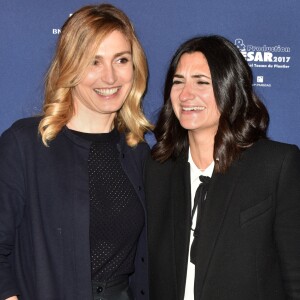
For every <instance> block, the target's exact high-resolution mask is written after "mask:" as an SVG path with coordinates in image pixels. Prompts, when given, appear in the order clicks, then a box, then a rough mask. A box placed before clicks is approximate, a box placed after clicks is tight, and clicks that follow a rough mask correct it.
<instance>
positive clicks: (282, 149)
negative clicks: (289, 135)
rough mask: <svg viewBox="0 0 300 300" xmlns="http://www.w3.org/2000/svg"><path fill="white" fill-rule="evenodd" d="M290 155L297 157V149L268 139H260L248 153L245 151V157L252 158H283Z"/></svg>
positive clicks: (294, 146)
mask: <svg viewBox="0 0 300 300" xmlns="http://www.w3.org/2000/svg"><path fill="white" fill-rule="evenodd" d="M290 153H295V154H296V155H297V154H298V155H299V153H300V152H299V148H298V146H296V145H291V144H286V143H281V142H277V141H272V140H268V139H262V140H259V141H257V142H256V143H255V144H254V145H253V146H251V147H250V148H249V151H248V150H247V151H245V154H246V155H249V156H253V157H257V158H258V157H263V158H266V159H267V158H269V159H275V158H277V159H280V158H284V157H285V156H286V155H289V154H290Z"/></svg>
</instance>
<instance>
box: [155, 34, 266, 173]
mask: <svg viewBox="0 0 300 300" xmlns="http://www.w3.org/2000/svg"><path fill="white" fill-rule="evenodd" d="M194 52H201V53H202V54H203V55H204V56H205V57H206V60H207V63H208V66H209V68H210V72H211V77H212V85H213V89H214V95H215V98H216V103H217V107H218V109H219V111H220V114H221V116H220V120H219V126H218V130H217V133H216V135H215V142H214V161H215V171H216V172H225V171H226V169H227V168H228V167H229V166H230V165H231V163H232V162H233V161H234V160H235V159H237V158H238V157H239V155H240V153H241V152H242V151H243V150H245V149H246V148H247V147H249V146H251V145H252V144H253V143H254V142H255V141H257V140H258V139H261V138H266V131H267V128H268V124H269V114H268V111H267V109H266V107H265V106H264V104H263V103H262V102H261V101H260V100H259V98H258V97H257V95H256V94H255V93H254V91H253V88H252V81H253V76H252V71H251V69H250V67H249V65H248V63H247V61H246V60H245V58H244V57H243V55H242V54H241V52H240V51H239V50H238V48H237V47H236V46H235V45H234V44H233V43H231V42H230V41H229V40H227V39H225V38H224V37H221V36H217V35H211V36H202V37H195V38H193V39H190V40H188V41H186V42H185V43H183V44H182V45H181V46H180V47H179V48H178V50H177V51H176V53H175V55H174V56H173V58H172V60H171V63H170V66H169V69H168V72H167V76H166V80H165V89H164V105H163V107H162V109H161V111H160V115H159V118H158V122H157V124H156V127H155V129H154V134H155V137H156V140H157V143H156V144H155V145H154V147H153V149H152V156H153V158H154V159H155V160H157V161H159V162H164V161H165V160H167V159H169V158H172V159H176V158H177V157H178V156H179V155H180V153H181V152H187V150H188V147H189V141H188V134H187V133H188V132H187V130H186V129H184V128H183V127H181V125H180V123H179V121H178V119H177V117H176V116H175V114H174V112H173V109H172V104H171V99H170V93H171V89H172V84H173V76H174V74H175V72H176V68H177V65H178V62H179V60H180V58H181V56H182V55H183V54H184V53H194Z"/></svg>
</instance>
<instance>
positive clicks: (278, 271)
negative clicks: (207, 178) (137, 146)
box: [145, 140, 300, 300]
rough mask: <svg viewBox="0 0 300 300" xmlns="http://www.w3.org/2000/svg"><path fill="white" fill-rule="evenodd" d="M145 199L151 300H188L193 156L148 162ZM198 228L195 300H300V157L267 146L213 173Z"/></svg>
mask: <svg viewBox="0 0 300 300" xmlns="http://www.w3.org/2000/svg"><path fill="white" fill-rule="evenodd" d="M154 190H155V193H154V192H153V191H154ZM145 191H146V203H147V210H148V231H149V235H148V245H149V277H150V278H149V279H150V284H149V290H150V299H151V300H161V299H164V300H182V299H183V298H184V289H185V279H186V269H187V260H188V259H189V258H188V249H189V239H190V226H191V196H190V194H191V188H190V168H189V163H188V162H187V157H186V155H182V156H181V157H179V158H178V159H177V160H168V161H166V162H165V163H163V164H160V163H158V162H155V161H152V160H149V163H147V167H146V182H145ZM199 228H200V230H199V232H198V233H197V236H196V237H194V238H195V239H196V251H195V252H196V263H195V289H194V291H195V299H197V300H258V299H260V300H285V299H289V300H291V299H294V300H295V299H300V151H299V149H298V148H297V147H296V146H291V145H286V144H282V143H277V142H273V141H269V140H260V141H258V142H256V143H255V144H254V145H253V146H251V147H250V148H248V149H247V150H245V151H244V152H243V154H242V155H241V157H240V159H239V160H237V161H235V162H234V163H233V164H232V165H231V166H230V167H229V169H228V170H227V171H226V172H225V173H224V174H217V173H214V174H213V175H212V178H211V183H210V187H209V191H208V194H207V197H206V200H205V206H204V211H203V212H202V214H201V219H200V226H199ZM190 300H192V299H190Z"/></svg>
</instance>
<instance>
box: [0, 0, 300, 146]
mask: <svg viewBox="0 0 300 300" xmlns="http://www.w3.org/2000/svg"><path fill="white" fill-rule="evenodd" d="M94 3H97V2H90V1H86V0H68V1H61V0H52V1H49V0H39V1H35V0H27V1H20V0H1V10H0V24H1V26H0V61H1V70H0V76H1V77H0V89H1V97H0V110H1V111H0V133H1V132H2V131H3V130H4V129H5V128H7V127H8V126H10V125H11V123H12V122H13V121H15V120H16V119H19V118H22V117H26V116H31V115H34V114H38V113H39V112H40V109H41V103H42V101H43V80H44V74H45V72H46V70H47V68H48V65H49V62H50V60H51V58H52V55H53V52H54V47H55V42H56V40H57V37H58V34H59V29H60V27H61V26H62V24H63V23H64V21H65V20H66V19H67V18H68V16H69V15H70V14H71V13H72V12H73V11H75V10H77V9H78V8H80V7H81V6H83V5H87V4H94ZM110 3H112V4H115V5H116V6H118V7H119V8H121V9H123V10H124V11H125V12H126V13H127V15H128V16H129V17H130V18H131V20H132V21H133V23H134V25H135V28H136V31H137V33H138V36H139V38H140V40H141V43H142V45H143V46H144V48H145V51H146V54H147V57H148V64H149V69H150V78H149V84H148V91H147V94H146V96H145V100H144V109H145V112H146V115H147V116H148V118H150V120H151V121H153V122H154V121H155V119H156V116H157V112H158V110H159V108H160V106H161V104H162V90H163V83H164V76H165V72H166V68H167V66H168V63H169V60H170V58H171V56H172V54H173V53H174V51H175V49H176V48H177V47H178V45H179V44H180V43H181V42H183V41H184V40H186V39H187V38H191V37H193V36H195V35H199V34H221V35H224V36H225V37H227V38H229V39H230V40H231V41H233V42H235V43H236V45H237V46H238V47H239V48H240V50H241V51H242V52H243V54H244V55H245V57H246V58H247V60H248V62H249V65H250V66H251V67H252V70H253V72H254V86H255V89H256V91H257V93H258V94H259V95H260V96H261V98H262V100H263V101H264V103H265V104H266V106H267V107H268V109H269V112H270V116H271V122H270V128H269V136H270V137H271V138H273V139H275V140H279V141H283V142H289V143H293V144H297V145H298V146H300V134H299V131H300V121H299V111H300V84H299V78H300V55H299V53H300V22H299V19H300V1H299V0H264V1H261V0H251V1H244V0H231V1H223V0H186V1H178V0H151V1H146V0H128V1H124V0H123V1H122V0H112V1H110ZM148 140H149V142H150V143H152V142H153V139H152V138H151V137H148Z"/></svg>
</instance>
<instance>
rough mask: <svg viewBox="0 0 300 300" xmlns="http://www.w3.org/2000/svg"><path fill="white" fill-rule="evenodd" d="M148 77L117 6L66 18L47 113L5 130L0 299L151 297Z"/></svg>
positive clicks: (0, 149)
mask: <svg viewBox="0 0 300 300" xmlns="http://www.w3.org/2000/svg"><path fill="white" fill-rule="evenodd" d="M146 81H147V62H146V57H145V54H144V51H143V49H142V47H141V45H140V43H139V41H138V39H137V36H136V34H135V31H134V28H133V26H132V24H131V22H130V20H129V19H128V17H127V16H126V15H125V14H124V13H123V12H122V11H121V10H119V9H118V8H116V7H114V6H112V5H109V4H102V5H94V6H85V7H83V8H81V9H79V10H78V11H77V12H75V13H74V14H73V15H72V16H71V17H70V18H69V19H68V20H67V21H66V23H65V24H64V25H63V27H62V30H61V35H60V37H59V40H58V44H57V50H56V53H55V56H54V58H53V60H52V63H51V65H50V68H49V71H48V73H47V78H46V84H45V101H44V107H43V114H42V116H41V117H32V118H27V119H22V120H19V121H17V122H16V123H14V124H13V125H12V126H11V128H9V129H8V130H6V131H5V132H4V133H3V135H2V136H1V139H0V170H1V171H0V195H1V196H0V205H1V211H0V232H1V234H0V299H10V300H14V299H19V300H20V299H24V300H34V299H36V300H40V299H49V300H59V299H64V300H71V299H72V300H73V299H80V300H82V299H99V300H100V299H104V300H116V299H120V300H122V299H123V300H129V299H148V287H147V282H148V278H147V273H148V270H147V251H146V249H147V245H146V226H145V224H146V215H145V205H144V191H143V185H142V173H143V167H144V161H145V158H146V156H147V155H148V152H149V147H148V145H147V144H146V143H145V142H144V134H145V132H146V131H148V130H149V129H151V125H150V123H149V122H148V121H147V119H146V118H145V116H144V114H143V111H142V108H141V100H142V96H143V94H144V92H145V88H146Z"/></svg>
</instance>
